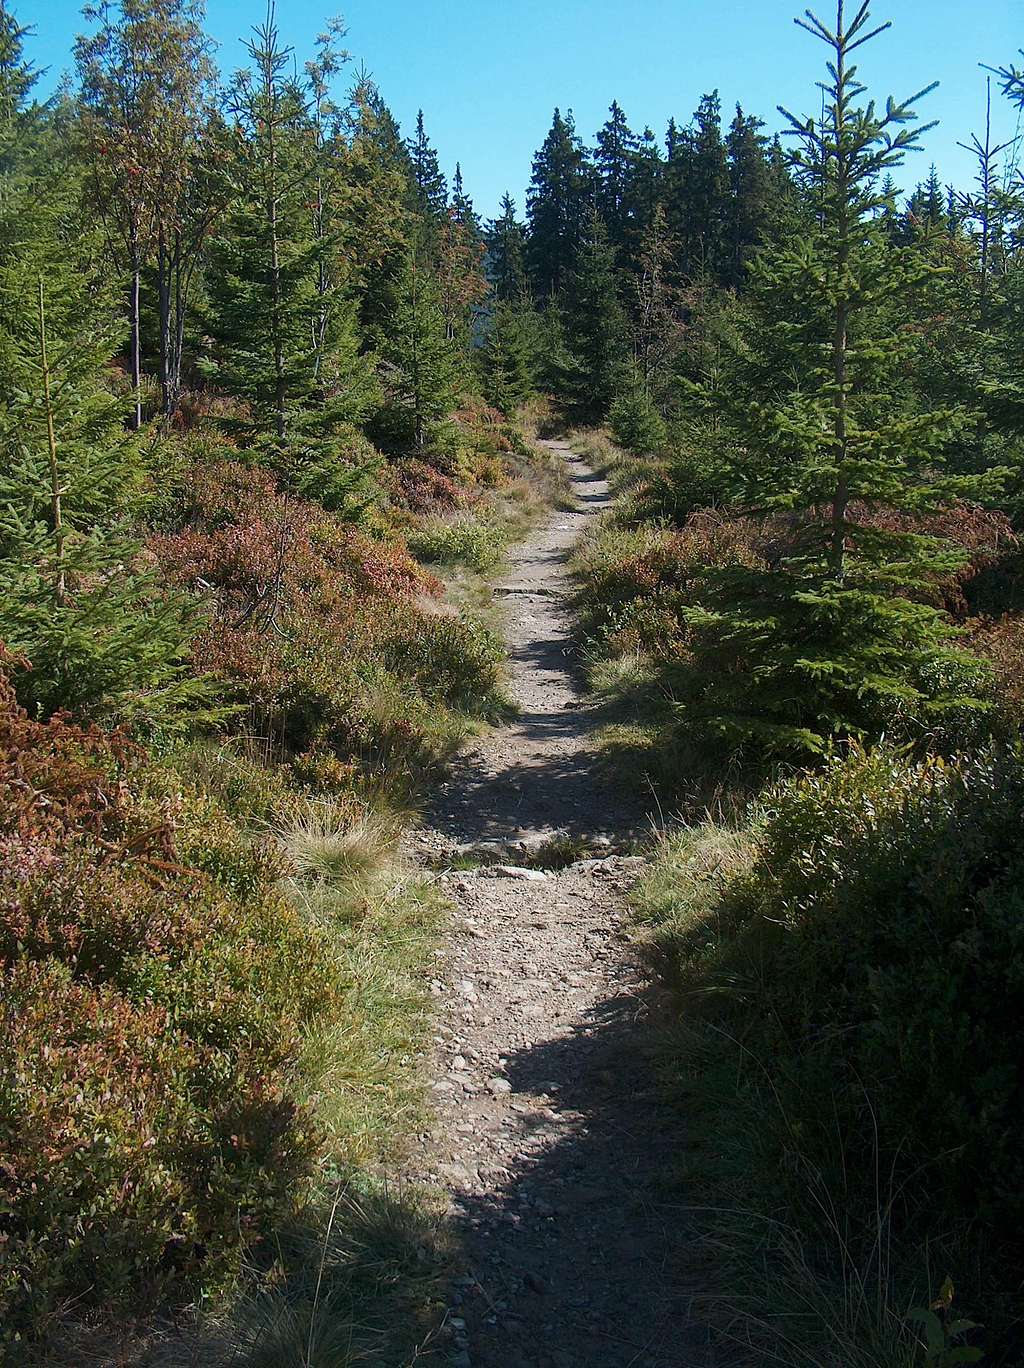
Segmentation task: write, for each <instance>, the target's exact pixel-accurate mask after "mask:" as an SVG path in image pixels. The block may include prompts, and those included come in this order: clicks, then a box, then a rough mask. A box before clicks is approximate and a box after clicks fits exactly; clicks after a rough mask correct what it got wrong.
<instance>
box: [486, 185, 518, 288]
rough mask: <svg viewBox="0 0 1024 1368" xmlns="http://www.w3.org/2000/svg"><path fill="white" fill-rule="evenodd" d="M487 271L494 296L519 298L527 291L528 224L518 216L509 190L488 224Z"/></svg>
mask: <svg viewBox="0 0 1024 1368" xmlns="http://www.w3.org/2000/svg"><path fill="white" fill-rule="evenodd" d="M486 242H487V273H488V276H489V277H490V280H491V284H492V287H493V290H494V296H495V298H496V299H498V300H501V301H506V302H507V301H509V300H519V299H522V298H524V296H525V295H526V291H527V280H526V225H525V224H523V223H520V222H519V219H518V218H517V217H516V206H515V201H514V200H513V199H512V197H511V196H510V195H509V194H508V193H507V192H506V193H505V194H504V195H503V196H502V197H501V213H500V214H499V216H498V217H497V218H496V219H492V220H491V222H490V224H489V225H488V227H487V233H486Z"/></svg>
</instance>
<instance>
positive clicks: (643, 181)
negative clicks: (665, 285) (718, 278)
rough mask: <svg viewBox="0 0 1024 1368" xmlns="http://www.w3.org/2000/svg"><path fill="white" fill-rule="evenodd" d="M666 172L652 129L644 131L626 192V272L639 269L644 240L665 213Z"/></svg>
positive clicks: (624, 249) (624, 258)
mask: <svg viewBox="0 0 1024 1368" xmlns="http://www.w3.org/2000/svg"><path fill="white" fill-rule="evenodd" d="M664 170H665V164H664V162H663V161H662V157H661V151H660V149H659V147H658V140H657V138H655V136H654V134H653V133H652V132H651V130H650V129H649V128H645V129H644V131H643V135H642V136H641V138H640V140H639V142H638V143H637V146H636V150H635V151H634V153H633V159H632V165H631V167H630V172H629V184H628V186H627V189H626V236H625V242H624V246H623V252H622V264H623V267H624V269H625V270H627V271H630V272H635V271H636V270H637V269H638V267H639V261H640V255H641V252H642V249H643V242H644V239H645V238H646V237H647V235H648V234H649V233H650V231H651V228H652V226H653V224H654V218H655V215H656V214H657V212H658V211H659V209H660V210H662V212H664V208H663V196H664Z"/></svg>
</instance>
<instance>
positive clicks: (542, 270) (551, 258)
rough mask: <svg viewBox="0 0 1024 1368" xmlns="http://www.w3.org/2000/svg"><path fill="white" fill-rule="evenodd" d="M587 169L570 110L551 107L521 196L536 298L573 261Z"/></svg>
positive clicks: (560, 282) (561, 280) (549, 291)
mask: <svg viewBox="0 0 1024 1368" xmlns="http://www.w3.org/2000/svg"><path fill="white" fill-rule="evenodd" d="M587 191H588V168H587V161H586V153H585V152H584V148H583V144H582V143H581V141H580V139H579V137H578V136H577V134H576V126H575V124H574V122H573V117H572V111H571V110H570V111H569V112H568V113H567V114H566V116H565V118H563V117H562V115H561V113H560V112H559V111H558V110H557V109H556V110H555V113H554V118H553V120H552V123H551V128H550V130H549V132H548V135H547V137H546V138H545V139H544V144H543V146H542V147H541V149H540V151H539V152H538V153H537V155H536V156H535V157H534V159H533V177H532V179H531V181H530V188H529V190H528V192H527V197H526V217H527V221H528V223H529V240H528V247H527V256H528V261H529V267H530V280H531V284H532V286H533V292H534V294H535V295H536V296H537V298H538V299H541V300H547V299H550V298H551V297H552V296H553V295H557V294H558V293H559V291H560V290H561V289H562V288H563V287H564V286H565V284H566V283H567V281H568V279H569V274H570V272H571V271H572V269H573V266H574V264H575V261H576V253H577V250H578V248H579V242H580V235H581V231H582V228H583V225H584V223H585V220H586V215H587V208H586V206H587Z"/></svg>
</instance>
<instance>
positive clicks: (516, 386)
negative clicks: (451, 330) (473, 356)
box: [480, 298, 539, 417]
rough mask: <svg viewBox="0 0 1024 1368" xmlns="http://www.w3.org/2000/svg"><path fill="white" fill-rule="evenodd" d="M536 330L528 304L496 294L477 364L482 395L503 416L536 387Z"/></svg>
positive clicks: (536, 323) (537, 330) (534, 318)
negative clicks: (504, 299) (481, 383)
mask: <svg viewBox="0 0 1024 1368" xmlns="http://www.w3.org/2000/svg"><path fill="white" fill-rule="evenodd" d="M538 334H539V328H538V320H537V316H536V314H535V313H534V312H533V310H532V309H531V308H530V307H529V306H528V305H525V304H523V303H522V302H519V303H509V302H504V301H502V300H501V299H500V298H499V300H498V302H497V303H496V305H495V307H494V312H493V314H492V316H491V322H490V328H489V330H488V333H487V340H486V342H485V343H484V347H483V352H482V356H481V363H480V364H481V370H482V373H483V389H484V395H485V397H486V399H487V401H488V402H489V403H491V404H493V405H494V407H495V408H496V409H500V410H501V412H502V413H504V414H505V415H506V417H511V416H512V415H513V414H514V413H515V411H516V410H517V408H518V407H519V406H520V404H522V403H523V402H524V401H525V400H527V399H529V398H530V396H531V395H532V394H533V393H534V392H535V390H536V383H535V376H536V371H537V365H538V356H537V353H538V351H539V335H538Z"/></svg>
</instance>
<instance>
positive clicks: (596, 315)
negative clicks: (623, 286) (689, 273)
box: [560, 209, 628, 423]
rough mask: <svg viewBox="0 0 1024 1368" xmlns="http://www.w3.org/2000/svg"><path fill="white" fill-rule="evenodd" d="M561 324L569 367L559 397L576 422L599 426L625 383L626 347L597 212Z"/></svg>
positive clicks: (610, 253)
mask: <svg viewBox="0 0 1024 1368" xmlns="http://www.w3.org/2000/svg"><path fill="white" fill-rule="evenodd" d="M563 318H564V326H565V334H564V336H565V347H566V350H567V353H568V364H567V365H566V367H565V368H564V371H563V375H562V380H561V385H560V391H561V394H562V396H563V397H564V398H565V400H566V401H567V403H568V404H569V406H570V408H571V410H572V412H573V415H574V416H575V417H576V418H577V419H579V420H580V421H583V422H587V423H600V422H602V421H603V420H604V419H605V418H606V417H607V415H608V411H609V409H610V408H611V405H612V401H613V400H614V399H615V396H616V394H618V393H619V391H620V389H621V388H622V387H623V384H624V382H625V378H626V373H627V364H626V361H627V345H628V344H627V333H626V317H625V313H624V311H623V308H622V305H621V304H620V302H619V295H618V275H617V271H616V266H615V250H614V248H613V247H612V245H611V243H610V242H609V240H608V230H607V229H606V228H605V226H604V220H603V219H602V218H601V216H600V215H599V214H598V212H597V210H596V209H595V210H592V211H591V215H590V219H589V221H588V223H587V225H586V230H585V236H584V239H583V242H582V244H581V247H580V250H579V254H578V256H577V260H576V265H575V268H574V270H573V272H572V275H571V277H570V279H569V283H568V288H567V289H566V291H565V298H564V303H563Z"/></svg>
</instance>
